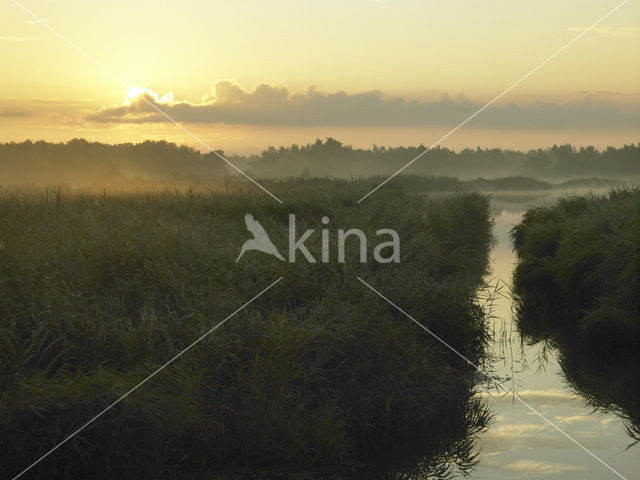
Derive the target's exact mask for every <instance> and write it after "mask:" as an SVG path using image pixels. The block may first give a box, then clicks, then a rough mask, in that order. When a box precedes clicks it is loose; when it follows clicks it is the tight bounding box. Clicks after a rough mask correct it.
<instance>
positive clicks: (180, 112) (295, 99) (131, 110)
mask: <svg viewBox="0 0 640 480" xmlns="http://www.w3.org/2000/svg"><path fill="white" fill-rule="evenodd" d="M132 90H133V92H134V93H136V92H137V95H131V90H130V94H129V96H128V97H127V98H126V99H125V101H124V102H123V103H121V104H120V105H114V106H107V107H103V108H101V109H99V110H98V111H97V112H94V113H91V114H90V115H88V117H87V119H88V120H90V121H92V122H97V123H148V122H162V121H166V118H164V117H163V115H162V114H161V113H160V112H158V111H157V110H156V109H155V108H154V107H156V108H157V109H160V110H162V111H163V112H166V113H167V114H168V115H170V116H171V117H172V118H173V119H175V120H176V121H178V122H185V123H225V124H244V125H288V126H308V125H331V126H346V125H350V126H351V125H360V126H455V125H457V124H459V123H460V122H462V121H463V120H464V119H466V118H467V117H469V116H470V115H471V114H473V113H474V112H476V111H477V110H478V109H480V108H481V107H482V106H483V104H482V103H479V102H476V101H472V100H470V99H469V98H467V97H466V96H465V95H464V94H460V95H458V96H457V97H456V98H452V97H450V96H449V95H446V94H443V95H442V96H441V98H440V99H439V100H437V101H415V100H407V99H404V98H385V97H384V96H383V94H382V92H381V91H379V90H371V91H366V92H360V93H346V92H342V91H339V92H333V93H327V92H321V91H319V90H317V89H316V88H315V87H310V88H309V89H308V90H307V91H306V92H304V93H291V92H289V90H288V89H287V88H286V87H284V86H279V85H275V86H274V85H267V84H260V85H258V86H257V87H256V88H255V89H254V90H253V91H248V90H245V89H243V88H242V87H240V86H239V85H237V84H235V83H232V82H230V81H221V82H218V83H216V84H215V86H214V87H213V88H212V89H211V91H210V92H207V93H206V94H205V95H204V96H203V97H202V100H201V101H200V102H197V103H194V102H190V101H188V100H176V99H175V98H174V96H173V94H171V93H169V94H166V95H160V94H159V93H156V92H155V91H153V90H152V89H149V88H141V87H134V88H132ZM470 124H471V125H473V126H476V127H486V128H533V129H536V128H545V129H549V128H558V127H568V128H625V127H626V128H629V127H634V128H635V127H638V126H640V103H637V102H636V103H633V104H632V105H627V106H621V105H619V104H616V103H614V102H613V101H611V100H610V99H605V98H602V97H601V96H599V95H597V94H593V93H587V94H584V95H578V97H577V98H574V99H572V100H571V101H568V102H566V103H562V104H560V103H556V102H543V101H538V102H536V103H534V104H531V105H518V104H516V103H513V102H512V103H508V104H506V105H501V106H495V105H494V106H492V107H490V108H488V109H487V110H485V111H483V112H482V113H481V114H480V115H478V117H476V118H474V119H473V120H472V121H471V122H470Z"/></svg>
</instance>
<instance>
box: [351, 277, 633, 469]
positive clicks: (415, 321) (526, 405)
mask: <svg viewBox="0 0 640 480" xmlns="http://www.w3.org/2000/svg"><path fill="white" fill-rule="evenodd" d="M356 278H357V279H358V280H359V281H360V283H362V284H363V285H365V286H366V287H367V288H369V290H371V291H372V292H374V293H376V294H377V295H378V296H379V297H380V298H382V299H383V300H385V301H386V302H387V303H388V304H390V305H391V306H393V307H394V308H395V309H396V310H398V311H399V312H400V313H402V314H403V315H404V316H406V317H407V318H408V319H409V320H411V321H412V322H413V323H415V324H416V325H418V326H419V327H420V328H422V329H423V330H424V331H426V332H427V333H428V334H429V335H431V336H432V337H434V338H435V339H436V340H438V341H439V342H440V343H442V344H443V345H444V346H446V347H447V348H448V349H449V350H451V351H452V352H453V353H455V354H456V355H458V356H459V357H460V358H462V359H463V360H464V361H465V362H467V363H468V364H469V365H471V366H472V367H473V368H475V369H476V371H477V372H478V373H481V374H483V375H485V376H487V377H489V378H491V380H492V381H493V383H494V384H495V385H496V387H499V388H500V389H502V390H503V391H504V392H505V393H512V394H513V396H514V397H515V398H516V399H517V400H518V401H519V402H520V403H522V404H523V405H524V406H525V407H527V408H528V409H529V410H531V411H532V412H533V413H535V414H536V415H537V416H539V417H540V418H541V419H542V420H544V421H545V422H546V423H548V424H549V425H551V426H552V427H553V428H555V429H556V430H557V431H559V432H560V433H561V434H562V435H564V436H565V437H567V438H568V439H569V440H571V441H572V442H573V443H575V444H576V445H577V446H578V447H580V448H581V449H582V450H584V451H585V452H586V453H588V454H589V455H591V456H592V457H593V458H595V459H596V460H597V461H598V462H600V463H601V464H602V465H604V466H605V467H607V468H608V469H609V470H611V471H612V472H613V473H615V474H616V475H617V476H618V477H620V478H621V479H623V480H627V479H626V477H624V476H622V475H621V474H620V473H618V472H617V471H616V470H614V469H613V467H611V466H610V465H609V464H607V463H606V462H605V461H604V460H602V459H601V458H600V457H598V456H597V455H596V454H595V453H593V452H592V451H591V450H589V449H588V448H587V447H585V446H583V445H582V444H581V443H580V442H578V441H577V440H576V439H575V438H573V437H572V436H571V435H569V434H568V433H567V432H565V431H564V430H562V429H561V428H560V427H558V426H557V425H556V424H555V423H553V422H552V421H551V420H549V419H548V418H547V417H545V416H544V415H542V414H541V413H540V412H539V411H538V410H536V409H535V408H534V407H532V406H531V405H530V404H529V403H527V402H526V401H525V400H524V399H523V398H522V397H521V396H520V395H519V394H518V392H516V391H515V390H513V392H510V390H509V389H507V388H505V387H504V386H503V385H502V383H500V382H499V381H498V380H497V379H496V378H495V377H493V376H492V375H489V374H487V373H486V372H485V371H484V370H482V369H481V368H480V367H478V366H477V365H476V364H475V363H473V362H472V361H471V360H469V359H468V358H467V357H465V356H464V355H463V354H461V353H460V352H458V350H456V349H455V348H453V347H452V346H451V345H449V344H448V343H447V342H445V341H444V340H442V339H441V338H440V337H439V336H437V335H436V334H435V333H433V332H432V331H431V330H429V329H428V328H427V327H425V326H424V325H422V324H421V323H420V322H418V321H417V320H416V319H415V318H413V317H412V316H411V315H409V314H408V313H407V312H405V311H404V310H403V309H402V308H400V307H399V306H398V305H396V304H395V303H393V302H392V301H391V300H389V299H388V298H387V297H385V296H384V295H383V294H382V293H380V292H379V291H378V290H376V289H375V288H373V287H372V286H371V285H369V284H368V283H367V282H365V281H364V280H363V279H362V278H360V277H356Z"/></svg>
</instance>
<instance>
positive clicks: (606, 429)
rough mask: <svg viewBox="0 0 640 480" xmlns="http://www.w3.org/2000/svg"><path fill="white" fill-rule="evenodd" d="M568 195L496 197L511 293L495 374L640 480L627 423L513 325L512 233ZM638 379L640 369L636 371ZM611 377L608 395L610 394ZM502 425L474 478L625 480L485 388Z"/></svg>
mask: <svg viewBox="0 0 640 480" xmlns="http://www.w3.org/2000/svg"><path fill="white" fill-rule="evenodd" d="M566 193H577V194H580V193H584V192H579V191H576V192H558V191H553V192H548V191H545V192H515V193H506V194H505V193H496V194H494V195H493V196H492V209H493V214H494V217H495V221H496V224H495V228H494V235H495V237H496V239H497V241H498V243H497V245H496V246H495V248H494V249H493V251H492V255H491V263H492V277H493V278H494V280H493V283H494V284H495V283H496V282H497V283H498V285H500V286H501V289H502V293H504V295H494V298H495V300H494V302H493V315H494V317H495V318H493V319H492V323H493V327H494V333H495V339H496V341H495V342H494V344H493V346H492V352H491V353H492V354H493V355H494V357H495V360H494V361H493V362H492V365H493V375H494V376H496V377H498V378H500V379H505V382H504V383H503V385H504V386H505V387H506V388H515V389H516V391H517V392H518V393H519V395H520V396H521V397H522V398H523V399H524V400H525V401H526V402H527V403H529V404H530V405H531V406H532V407H534V408H535V409H536V410H537V411H538V412H539V413H540V414H542V415H543V416H544V417H546V418H547V419H548V420H550V421H551V422H553V423H554V424H555V425H556V426H558V427H559V428H561V429H563V430H564V431H565V432H566V433H567V434H569V435H570V436H571V437H573V438H574V439H575V440H577V441H578V442H579V443H580V444H582V445H583V446H584V447H585V448H586V449H588V450H590V451H591V452H592V453H593V454H595V455H596V456H597V457H599V458H600V459H601V460H602V461H604V462H605V463H606V464H608V465H609V466H610V467H612V468H613V469H614V470H616V471H617V472H618V473H619V474H620V475H622V476H623V477H625V478H628V479H631V478H640V445H636V446H634V447H631V448H630V449H626V447H627V446H628V445H629V444H630V443H632V438H631V437H630V436H629V435H628V434H627V432H626V430H625V426H624V423H623V420H622V419H621V418H620V416H619V415H617V414H616V413H613V412H611V411H608V412H602V411H598V412H594V408H593V406H591V405H590V404H589V403H587V401H586V400H585V398H583V397H581V396H580V395H578V394H577V393H576V391H575V389H574V387H573V386H572V385H571V383H570V382H569V381H568V380H567V378H566V377H565V375H564V374H563V371H562V368H561V366H560V364H559V360H558V352H557V351H556V350H555V349H553V348H545V345H544V344H542V343H538V344H535V345H522V343H521V339H520V335H519V334H518V332H517V329H516V327H515V325H514V323H513V313H512V301H511V299H510V298H509V296H508V295H507V293H508V292H507V289H508V285H510V282H511V275H512V272H513V268H514V266H515V263H516V258H515V254H514V253H513V251H512V249H511V242H510V240H509V237H508V232H509V230H510V229H511V227H512V226H513V225H514V224H516V223H518V222H519V220H520V218H521V216H522V214H523V212H524V210H525V209H526V208H528V207H530V206H536V205H541V204H543V203H546V202H551V201H553V200H554V199H555V198H557V197H559V196H560V195H563V194H566ZM594 193H605V192H594ZM632 374H633V375H636V376H637V375H638V372H637V370H636V371H635V372H633V373H632ZM606 388H607V385H606V379H605V384H604V385H603V394H604V395H605V396H606V393H607V392H606ZM480 394H481V395H483V396H484V397H486V399H487V402H488V405H489V407H490V409H491V410H492V411H493V413H494V414H495V422H494V423H493V424H492V425H491V426H490V427H489V429H488V430H487V431H486V432H485V433H484V434H483V435H482V436H481V437H480V438H479V440H478V443H477V447H476V448H477V449H478V451H479V465H478V466H477V467H476V468H475V469H474V471H473V473H472V475H471V477H472V478H478V479H533V478H541V479H551V478H552V479H572V480H573V479H598V480H601V479H607V478H620V477H619V476H618V475H617V474H616V473H614V472H613V471H611V470H610V469H609V468H607V466H605V465H603V464H601V463H600V462H599V461H598V460H596V459H595V458H593V457H592V456H590V454H589V453H587V452H585V451H584V450H583V449H582V448H581V447H580V446H578V445H576V444H574V443H572V441H571V440H569V439H568V438H566V437H565V436H564V435H562V433H560V432H558V431H557V430H555V429H554V427H553V426H551V425H549V424H548V423H547V422H545V421H544V420H543V419H542V418H540V417H539V416H538V415H536V414H535V413H534V412H532V411H531V410H530V409H529V408H527V407H526V406H525V405H523V404H522V403H521V402H519V401H518V400H517V399H514V398H513V397H512V396H511V395H505V394H504V392H496V390H495V389H490V388H488V387H485V388H483V389H482V392H481V393H480Z"/></svg>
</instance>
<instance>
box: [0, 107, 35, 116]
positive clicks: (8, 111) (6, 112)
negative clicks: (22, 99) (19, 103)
mask: <svg viewBox="0 0 640 480" xmlns="http://www.w3.org/2000/svg"><path fill="white" fill-rule="evenodd" d="M28 115H29V112H28V111H26V110H24V109H21V108H13V107H3V106H0V118H7V117H26V116H28Z"/></svg>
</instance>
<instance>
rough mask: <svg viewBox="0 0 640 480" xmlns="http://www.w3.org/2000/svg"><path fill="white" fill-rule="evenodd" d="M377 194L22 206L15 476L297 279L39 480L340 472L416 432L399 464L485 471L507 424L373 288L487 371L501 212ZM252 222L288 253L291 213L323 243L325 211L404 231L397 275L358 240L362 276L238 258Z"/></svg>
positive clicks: (327, 189)
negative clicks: (491, 276)
mask: <svg viewBox="0 0 640 480" xmlns="http://www.w3.org/2000/svg"><path fill="white" fill-rule="evenodd" d="M367 187H368V184H367V185H365V184H360V183H358V182H347V181H329V180H322V181H320V180H307V181H304V180H298V181H290V182H274V183H273V184H272V185H270V188H272V189H273V191H274V192H276V193H277V194H278V196H280V197H281V198H282V199H283V200H284V202H285V205H280V204H278V203H276V202H274V201H273V200H272V199H271V198H269V197H268V196H266V195H263V194H262V193H261V192H256V190H252V191H251V192H250V193H247V192H239V191H238V192H229V193H226V194H225V193H213V192H208V191H194V190H187V191H177V190H175V191H161V192H158V191H153V192H152V191H149V192H147V193H144V192H136V193H120V194H115V193H113V194H109V193H103V194H91V193H86V194H83V193H77V192H75V193H68V192H66V191H64V190H61V189H46V190H40V191H35V190H31V191H22V192H20V191H17V190H16V191H13V192H5V193H4V194H3V195H2V196H0V284H1V286H2V294H1V295H0V359H1V361H0V384H1V385H2V387H1V390H0V391H1V392H2V393H1V394H0V449H1V451H2V462H0V465H1V467H0V470H1V471H2V474H3V475H5V476H12V475H15V474H16V473H17V472H19V471H20V470H21V469H22V468H24V467H25V466H27V465H29V464H30V463H31V462H32V461H34V460H35V459H36V458H37V457H38V456H39V455H41V454H42V453H44V452H46V451H48V450H49V449H50V448H52V447H53V446H55V445H56V444H57V443H58V442H60V441H62V440H63V439H64V438H65V437H66V436H67V435H68V434H69V433H71V432H72V431H74V430H75V429H76V428H78V427H80V426H81V425H82V424H83V423H84V422H85V421H87V419H89V418H91V417H92V416H93V415H95V414H96V413H97V412H99V411H100V410H101V409H103V408H105V407H106V406H107V405H109V404H110V403H111V402H113V401H115V400H116V399H117V398H119V396H120V395H122V394H123V393H124V392H126V391H127V390H128V389H130V388H131V387H133V386H134V385H135V384H137V383H138V382H139V381H141V380H142V379H143V378H145V377H146V376H147V375H148V374H149V373H151V372H152V371H154V370H155V369H156V368H158V367H159V366H161V365H162V364H164V363H165V362H166V361H167V360H169V359H170V358H171V357H173V356H174V355H175V354H176V353H177V352H179V351H181V350H182V349H184V348H185V347H186V346H187V345H189V344H190V343H191V342H192V341H193V340H195V339H196V338H198V337H199V336H201V335H202V334H203V333H204V332H206V331H208V330H209V329H211V328H212V327H213V326H214V325H216V324H217V323H218V322H220V321H221V320H222V319H224V318H225V317H227V316H228V315H230V314H231V313H232V312H234V311H235V310H236V309H238V308H239V307H240V306H241V305H243V304H244V303H245V302H247V301H248V300H249V299H251V298H252V297H253V296H254V295H256V293H257V292H259V291H261V290H262V289H264V288H265V287H266V286H268V285H269V284H270V283H271V282H273V281H274V280H276V279H277V278H279V277H283V278H282V280H281V281H280V282H279V283H278V284H277V285H275V286H274V287H273V288H272V289H271V290H269V291H268V292H266V293H265V294H264V295H263V296H261V297H259V298H257V299H256V300H255V301H254V302H252V303H251V304H250V305H248V306H247V307H246V308H245V309H243V310H241V311H240V312H239V313H237V315H235V316H234V317H233V318H231V319H230V320H229V321H228V322H227V323H225V324H224V326H222V327H221V328H219V329H218V330H216V331H215V332H214V333H213V334H211V335H209V336H207V337H206V338H205V339H204V340H203V341H202V342H201V343H199V344H198V345H197V346H195V347H194V348H193V349H192V350H190V351H189V352H187V353H186V354H185V355H184V356H183V357H181V358H179V359H178V360H177V361H176V362H174V363H172V364H171V365H170V366H168V367H167V368H165V369H164V370H163V371H162V372H161V373H159V374H158V375H157V376H155V377H154V378H153V379H151V380H149V382H147V383H146V384H145V385H144V386H143V387H141V388H140V389H139V390H137V391H135V392H134V393H132V394H131V395H129V396H127V397H126V398H125V399H124V400H123V401H122V402H120V403H119V404H117V405H116V406H115V407H113V408H112V409H111V410H109V411H108V412H107V413H105V414H104V415H103V416H101V417H100V419H99V420H98V421H96V422H94V423H92V424H91V425H89V426H88V427H87V428H86V429H84V430H83V431H82V432H81V433H79V434H78V435H77V436H75V437H73V438H72V439H71V440H70V441H69V442H68V443H67V444H65V445H64V446H63V447H61V448H60V449H58V450H57V451H56V452H55V454H54V455H51V456H50V457H48V458H46V459H45V460H44V461H43V462H42V463H41V464H39V465H38V466H36V467H35V468H34V470H33V472H35V474H36V476H37V477H38V478H87V477H100V476H102V477H109V478H113V477H115V476H118V477H120V478H125V477H126V478H139V477H140V476H143V477H155V478H162V477H181V478H182V477H184V476H185V475H188V474H196V473H198V472H212V471H215V470H219V469H226V470H228V471H234V469H238V468H242V469H244V471H246V469H254V470H255V471H260V469H265V468H266V469H269V468H273V467H276V466H277V468H278V471H280V472H281V471H283V470H285V469H289V468H290V469H300V468H306V469H310V468H313V469H316V470H326V471H332V470H333V471H335V470H336V469H337V470H339V469H340V468H345V467H348V468H353V467H354V466H361V467H366V465H370V464H372V463H375V461H376V457H378V459H379V457H380V456H381V453H382V452H386V451H389V450H390V446H391V445H396V444H397V440H398V439H405V440H406V439H407V438H411V439H412V441H411V443H412V444H413V445H414V446H419V448H416V449H414V450H413V451H414V452H416V453H415V457H414V458H413V459H412V464H413V467H410V466H409V467H407V464H406V463H404V465H405V467H403V468H416V469H421V470H422V471H423V472H439V473H438V474H440V475H447V474H448V473H447V472H449V473H450V472H451V471H452V470H451V468H453V467H451V465H450V464H453V465H456V467H455V468H458V469H460V470H461V471H468V469H469V468H470V467H471V466H472V465H473V464H474V460H475V456H474V455H475V454H474V453H473V449H472V448H471V447H472V444H473V438H474V436H475V435H476V434H477V433H478V432H479V431H481V430H482V429H484V428H485V427H486V425H487V424H488V421H489V417H490V415H489V413H488V411H487V410H486V407H485V406H484V404H483V403H482V402H481V401H480V400H479V399H477V398H475V397H474V385H475V380H474V378H475V377H474V375H473V374H474V372H473V371H472V369H470V367H469V366H468V365H466V364H465V362H463V361H462V360H461V359H460V358H459V357H457V356H456V355H455V354H454V353H452V352H451V351H450V350H448V349H447V348H446V347H444V346H443V345H442V344H440V343H439V342H438V341H436V340H435V339H434V338H432V337H430V336H429V335H426V334H425V333H424V332H423V331H421V330H420V329H419V328H417V326H416V325H415V324H413V323H412V322H411V321H409V320H408V319H407V318H406V317H405V316H404V315H402V314H401V313H400V312H398V310H396V309H395V308H393V307H392V306H391V305H389V304H388V303H386V302H385V301H384V300H382V299H381V298H379V297H377V296H376V295H375V294H373V293H372V292H371V291H369V290H367V289H366V288H365V287H364V286H363V285H362V284H361V283H360V282H359V281H357V279H356V276H360V277H362V278H363V279H365V280H366V281H367V282H368V283H370V284H371V285H373V286H375V287H376V288H379V289H380V291H382V292H383V293H384V294H385V295H387V296H388V298H390V299H393V301H394V302H396V303H397V304H398V305H400V306H402V307H403V308H406V309H407V311H409V312H410V313H411V315H413V316H414V318H416V319H417V320H418V321H419V322H421V323H423V324H424V325H427V326H428V327H429V328H430V329H431V330H432V331H433V332H435V333H437V334H438V335H439V336H441V337H442V338H446V339H447V341H448V342H449V343H450V344H451V345H452V346H453V347H454V348H456V349H457V350H458V351H460V352H462V353H463V354H464V355H465V356H467V358H469V359H470V360H472V361H473V362H476V363H477V362H481V361H482V360H483V358H484V354H485V350H486V345H487V342H488V335H487V329H486V324H485V317H484V312H483V311H482V309H481V308H480V306H479V305H478V304H477V302H476V300H475V298H476V291H477V289H478V287H479V286H480V285H481V283H482V277H483V274H484V273H485V270H486V267H487V256H488V251H489V247H490V245H491V221H490V218H489V204H488V199H487V198H486V197H484V196H482V195H479V194H472V193H466V194H455V195H449V196H445V197H443V198H440V199H433V200H425V199H424V198H421V197H418V196H413V195H408V194H406V193H405V192H403V190H402V188H401V187H394V188H386V189H383V190H381V191H380V192H378V195H377V196H376V198H375V199H371V201H370V202H367V203H363V204H362V205H360V206H358V207H357V208H356V207H354V203H355V200H357V199H358V198H359V196H361V195H362V194H363V193H364V192H366V188H367ZM247 212H251V213H252V214H253V215H254V217H255V218H256V219H258V220H259V221H260V222H261V224H262V225H263V226H264V228H265V229H266V230H267V231H268V232H269V234H270V235H271V239H272V240H273V242H274V244H275V245H277V246H279V248H282V245H284V244H285V241H286V231H287V230H286V229H287V225H288V215H289V214H290V213H295V214H296V219H297V221H298V222H299V225H300V228H318V227H320V226H321V224H320V219H321V218H322V217H323V216H325V215H326V216H328V217H330V218H331V222H332V225H334V226H335V227H336V228H339V227H341V228H349V227H352V226H353V227H357V228H360V229H362V230H363V231H364V232H365V233H367V235H368V236H369V235H370V238H374V237H375V230H376V229H378V228H394V229H395V230H396V231H397V232H398V233H399V235H400V238H401V242H402V243H401V261H400V263H398V264H395V263H391V264H378V263H366V264H362V263H360V262H359V258H358V246H357V244H356V243H355V242H351V243H348V245H347V247H348V251H347V255H346V259H347V261H346V262H345V263H337V262H329V263H326V264H324V263H316V264H311V263H307V262H304V261H299V262H296V263H295V264H290V263H288V262H281V261H279V260H277V259H276V258H275V257H272V256H267V255H264V254H262V253H260V252H248V253H246V254H245V255H244V256H243V257H242V259H241V260H240V261H239V262H238V263H235V260H236V258H237V256H238V252H239V249H240V246H241V245H242V244H243V242H244V241H245V240H246V239H247V235H248V233H247V231H246V227H245V225H244V220H243V219H244V215H245V214H246V213H247ZM319 242H320V239H319V238H317V239H316V240H313V241H311V242H310V244H309V247H310V249H315V251H317V249H318V248H319ZM332 255H334V253H332ZM391 450H392V449H391ZM417 452H419V453H417ZM33 472H32V473H33Z"/></svg>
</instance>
